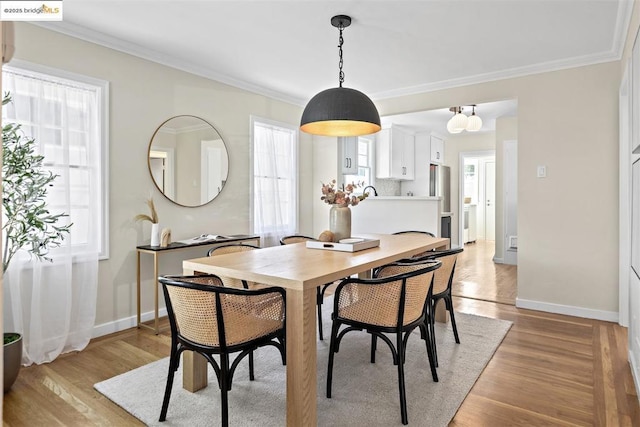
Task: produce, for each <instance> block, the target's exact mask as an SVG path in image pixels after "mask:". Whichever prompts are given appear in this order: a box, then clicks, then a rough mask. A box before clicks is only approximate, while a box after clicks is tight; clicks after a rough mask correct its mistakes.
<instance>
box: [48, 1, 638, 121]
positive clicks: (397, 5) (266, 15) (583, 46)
mask: <svg viewBox="0 0 640 427" xmlns="http://www.w3.org/2000/svg"><path fill="white" fill-rule="evenodd" d="M632 6H633V3H632V2H631V1H630V0H580V1H577V0H553V1H551V0H411V1H398V0H341V1H310V0H299V1H268V0H255V1H246V0H236V1H203V0H199V1H196V0H181V1H163V0H157V1H150V0H126V1H123V0H90V1H87V0H65V1H64V10H63V13H64V21H63V22H46V23H45V22H41V23H38V25H41V26H44V27H47V28H50V29H53V30H57V31H60V32H63V33H66V34H70V35H73V36H76V37H80V38H83V39H86V40H89V41H93V42H96V43H99V44H102V45H105V46H108V47H110V48H113V49H117V50H120V51H123V52H127V53H131V54H134V55H137V56H140V57H143V58H146V59H149V60H152V61H156V62H159V63H162V64H166V65H169V66H173V67H176V68H179V69H182V70H185V71H189V72H192V73H195V74H198V75H201V76H205V77H208V78H212V79H214V80H218V81H221V82H223V83H227V84H230V85H233V86H236V87H240V88H243V89H248V90H251V91H254V92H257V93H261V94H264V95H267V96H271V97H273V98H276V99H280V100H284V101H288V102H293V103H295V104H298V105H304V104H305V103H306V102H307V101H308V99H309V98H311V97H312V96H313V95H314V94H315V93H317V92H319V91H321V90H324V89H327V88H330V87H335V86H337V80H338V50H337V44H338V30H337V29H336V28H334V27H332V26H331V24H330V19H331V17H332V16H333V15H337V14H347V15H350V16H351V17H352V19H353V22H352V24H351V26H350V27H348V28H346V29H345V30H344V47H343V49H344V72H345V82H344V86H346V87H353V88H355V89H358V90H361V91H363V92H365V93H366V94H368V95H369V96H370V97H371V98H372V99H373V100H374V101H375V100H379V99H384V98H389V97H393V96H399V95H405V94H412V93H418V92H425V91H430V90H437V89H443V88H448V87H455V86H462V85H467V84H474V83H479V82H484V81H490V80H497V79H501V78H508V77H515V76H522V75H527V74H532V73H538V72H544V71H550V70H557V69H562V68H569V67H575V66H581V65H587V64H594V63H600V62H607V61H613V60H617V59H619V58H620V56H621V52H622V48H623V43H624V39H625V35H626V31H627V27H628V24H629V19H630V15H631V9H632ZM479 111H482V108H480V107H479ZM485 111H486V109H485ZM444 112H446V113H447V114H450V113H449V112H448V111H447V110H446V109H445V110H444ZM480 114H482V113H480ZM483 119H484V117H483Z"/></svg>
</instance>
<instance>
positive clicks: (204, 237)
mask: <svg viewBox="0 0 640 427" xmlns="http://www.w3.org/2000/svg"><path fill="white" fill-rule="evenodd" d="M225 239H231V237H229V236H223V235H222V234H201V235H199V236H196V237H193V238H191V239H186V240H178V241H177V243H182V244H185V245H195V244H197V243H206V242H212V241H215V240H225Z"/></svg>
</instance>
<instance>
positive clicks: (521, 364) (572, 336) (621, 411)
mask: <svg viewBox="0 0 640 427" xmlns="http://www.w3.org/2000/svg"><path fill="white" fill-rule="evenodd" d="M477 248H479V246H477V247H476V248H474V249H476V250H477ZM465 249H466V248H465ZM480 252H481V251H478V252H477V253H476V254H475V255H473V251H472V250H465V252H463V254H462V256H461V259H460V261H459V266H464V267H460V268H459V271H460V272H465V277H466V279H465V280H467V281H473V282H476V283H479V284H481V283H482V280H485V278H486V275H487V273H486V269H488V268H489V267H488V266H486V265H482V264H485V263H486V262H487V261H486V253H485V254H481V253H480ZM479 264H480V265H479ZM474 269H476V271H478V272H479V275H478V277H477V278H474V277H473V275H472V273H471V272H472V271H473V270H474ZM494 277H495V280H496V285H498V286H499V285H500V284H501V282H505V281H512V280H515V269H514V270H513V272H512V273H505V274H496V275H494ZM454 303H455V307H456V310H457V311H459V312H465V313H472V314H478V315H481V316H487V317H493V318H499V319H505V320H509V321H511V322H513V326H512V328H511V330H510V331H509V333H508V334H507V336H506V337H505V339H504V341H503V342H502V344H501V345H500V347H499V348H498V350H497V351H496V354H495V355H494V357H493V359H492V360H491V361H490V362H489V364H488V365H487V367H486V368H485V370H484V372H483V373H482V375H481V376H480V378H479V379H478V381H477V382H476V384H475V385H474V387H473V389H472V390H471V392H470V393H469V395H468V396H467V398H466V399H465V401H464V402H463V404H462V406H461V407H460V409H459V410H458V413H457V414H456V416H455V418H454V419H453V421H452V422H451V424H450V426H454V427H462V426H464V427H472V426H473V427H478V426H640V406H639V404H638V396H637V395H636V392H635V388H634V384H633V379H632V377H631V372H630V369H629V364H628V362H627V334H626V329H625V328H621V327H620V326H618V325H616V324H613V323H607V322H601V321H595V320H588V319H581V318H576V317H570V316H562V315H556V314H549V313H543V312H537V311H531V310H521V309H517V308H515V307H514V306H512V305H508V304H501V303H492V302H487V301H482V300H480V299H470V298H459V297H458V298H454ZM163 325H166V320H165V321H163ZM460 337H461V340H462V343H464V331H460ZM451 339H453V337H451ZM168 354H169V335H168V332H164V333H163V334H161V335H159V336H156V335H154V334H153V332H152V331H149V330H146V329H135V328H134V329H129V330H126V331H122V332H119V333H116V334H113V335H109V336H106V337H101V338H98V339H96V340H93V341H92V342H91V343H90V344H89V346H88V347H87V348H86V349H85V350H83V351H82V352H79V353H73V354H67V355H63V356H61V357H59V358H58V359H56V360H55V361H54V362H52V363H49V364H45V365H39V366H31V367H27V368H23V369H22V371H21V372H20V376H19V377H18V380H17V381H16V383H15V384H14V386H13V388H12V390H11V391H10V392H9V393H8V394H7V395H5V396H4V420H3V421H4V426H45V425H46V426H136V425H142V424H141V423H140V422H139V421H137V420H136V419H135V418H134V417H132V416H130V415H129V414H127V413H126V412H125V411H124V410H122V409H121V408H120V407H118V406H117V405H115V404H114V403H112V402H111V401H110V400H108V399H107V398H105V397H104V396H102V395H101V394H100V393H98V392H96V391H95V390H94V389H93V384H94V383H96V382H99V381H102V380H105V379H107V378H110V377H112V376H115V375H118V374H120V373H123V372H126V371H129V370H131V369H134V368H136V367H139V366H142V365H145V364H147V363H149V362H152V361H154V360H157V359H160V358H162V357H165V356H167V355H168ZM394 398H395V397H394ZM159 406H160V402H158V407H159ZM418 419H419V418H418V417H414V420H416V421H414V422H412V424H411V425H428V420H424V422H423V423H420V422H419V421H417V420H418Z"/></svg>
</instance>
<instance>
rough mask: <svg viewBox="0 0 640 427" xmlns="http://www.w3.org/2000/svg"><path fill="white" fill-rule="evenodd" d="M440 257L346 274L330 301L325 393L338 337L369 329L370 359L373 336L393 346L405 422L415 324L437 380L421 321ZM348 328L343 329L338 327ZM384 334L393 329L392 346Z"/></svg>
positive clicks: (329, 386)
mask: <svg viewBox="0 0 640 427" xmlns="http://www.w3.org/2000/svg"><path fill="white" fill-rule="evenodd" d="M439 267H440V262H438V261H431V260H429V261H426V260H425V261H421V262H415V263H409V262H406V263H405V262H403V263H394V264H389V265H388V266H384V267H382V268H381V269H379V270H378V276H377V277H375V278H373V279H355V278H349V279H345V280H343V281H342V282H340V284H339V285H338V287H337V288H336V291H335V296H334V302H333V314H332V316H331V317H332V319H333V325H332V327H331V343H330V345H329V367H328V372H327V397H328V398H330V397H331V387H332V377H333V362H334V354H335V353H337V352H338V350H339V346H340V341H341V340H342V339H343V338H344V337H345V334H347V333H348V332H352V331H363V330H364V331H366V332H367V333H369V334H371V363H375V352H376V342H377V341H376V339H377V338H380V339H381V340H382V341H384V342H385V343H386V344H387V345H388V346H389V348H390V349H391V354H392V356H393V363H394V364H395V365H397V367H398V385H399V391H400V414H401V418H402V423H403V424H407V423H408V415H407V399H406V391H405V381H404V357H405V349H406V345H407V341H408V340H409V336H410V334H411V332H412V331H413V330H414V329H415V328H419V329H420V332H421V334H422V336H423V337H425V338H426V339H425V342H426V347H427V357H428V359H429V365H430V367H431V374H432V377H433V380H434V381H438V375H437V373H436V367H435V361H434V360H433V350H432V348H431V342H432V340H431V339H430V337H429V336H428V335H429V330H428V329H427V323H426V321H425V319H426V317H427V316H428V313H427V310H428V309H429V305H428V304H427V301H428V298H429V296H430V294H431V290H432V286H433V274H434V271H436V270H437V269H438V268H439ZM343 325H345V326H346V327H345V328H343V329H342V330H340V329H341V327H342V326H343ZM386 334H395V345H394V343H393V341H392V340H391V339H390V338H389V337H388V336H387V335H386Z"/></svg>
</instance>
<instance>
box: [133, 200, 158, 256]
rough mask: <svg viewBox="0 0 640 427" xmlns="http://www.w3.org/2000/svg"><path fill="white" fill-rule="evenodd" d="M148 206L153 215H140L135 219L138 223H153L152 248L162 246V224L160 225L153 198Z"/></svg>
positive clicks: (148, 201) (148, 202)
mask: <svg viewBox="0 0 640 427" xmlns="http://www.w3.org/2000/svg"><path fill="white" fill-rule="evenodd" d="M147 206H149V211H150V214H151V215H146V214H138V215H136V216H135V217H134V219H135V220H136V221H149V222H150V223H151V243H149V245H150V246H160V224H159V223H158V212H157V211H156V206H155V204H154V203H153V197H149V198H148V199H147Z"/></svg>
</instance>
